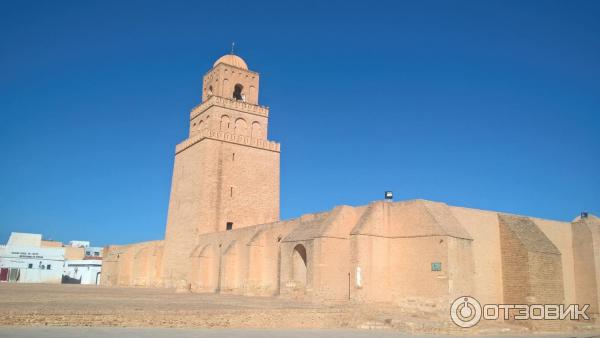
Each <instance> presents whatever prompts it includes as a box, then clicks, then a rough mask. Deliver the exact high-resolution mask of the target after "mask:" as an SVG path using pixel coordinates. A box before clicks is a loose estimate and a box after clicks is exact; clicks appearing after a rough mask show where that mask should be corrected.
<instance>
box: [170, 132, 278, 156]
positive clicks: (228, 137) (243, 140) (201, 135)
mask: <svg viewBox="0 0 600 338" xmlns="http://www.w3.org/2000/svg"><path fill="white" fill-rule="evenodd" d="M203 139H213V140H218V141H224V142H229V143H235V144H240V145H246V146H249V147H254V148H259V149H265V150H270V151H275V152H279V150H280V144H279V143H277V142H273V141H269V140H265V139H260V138H253V137H250V136H245V135H236V134H232V133H228V132H223V131H221V130H210V129H208V128H205V129H202V130H200V131H198V133H197V134H196V135H194V136H192V137H190V138H188V139H187V140H185V141H183V142H181V143H179V144H178V145H177V146H176V147H175V154H179V153H180V152H182V151H184V150H185V149H187V148H189V147H191V146H193V145H194V144H196V143H198V142H200V141H202V140H203Z"/></svg>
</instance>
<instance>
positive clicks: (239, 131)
mask: <svg viewBox="0 0 600 338" xmlns="http://www.w3.org/2000/svg"><path fill="white" fill-rule="evenodd" d="M246 129H247V128H246V121H245V120H244V119H241V118H240V119H237V120H235V131H234V133H235V134H236V135H246V134H247V133H248V132H247V130H246Z"/></svg>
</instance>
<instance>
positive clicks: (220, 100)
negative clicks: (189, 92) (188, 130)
mask: <svg viewBox="0 0 600 338" xmlns="http://www.w3.org/2000/svg"><path fill="white" fill-rule="evenodd" d="M212 106H219V107H223V108H229V109H234V110H238V111H241V112H244V113H248V114H254V115H259V116H264V117H269V107H265V106H259V105H256V104H251V103H248V102H243V101H237V100H233V99H227V98H224V97H220V96H211V97H209V98H208V99H207V100H206V101H204V102H202V103H201V104H199V105H197V106H196V107H194V108H192V111H191V112H190V120H193V119H194V118H195V117H196V116H198V115H200V114H202V113H203V112H205V111H206V110H207V109H208V108H210V107H212Z"/></svg>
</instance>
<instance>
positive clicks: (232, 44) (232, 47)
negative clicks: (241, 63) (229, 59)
mask: <svg viewBox="0 0 600 338" xmlns="http://www.w3.org/2000/svg"><path fill="white" fill-rule="evenodd" d="M234 48H235V42H232V43H231V55H233V49H234Z"/></svg>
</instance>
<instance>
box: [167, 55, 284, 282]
mask: <svg viewBox="0 0 600 338" xmlns="http://www.w3.org/2000/svg"><path fill="white" fill-rule="evenodd" d="M258 83H259V74H258V73H256V72H253V71H250V70H248V66H247V65H246V63H245V62H244V60H243V59H242V58H240V57H238V56H236V55H233V54H230V55H225V56H223V57H221V58H220V59H219V60H217V62H215V64H214V66H213V68H212V69H211V70H210V71H208V72H207V73H206V75H204V79H203V90H202V103H201V104H200V105H198V106H196V107H195V108H193V109H192V111H191V113H190V131H189V137H188V139H186V140H185V141H183V142H181V143H180V144H178V145H177V147H176V149H175V164H174V167H173V179H172V184H171V196H170V200H169V212H168V217H167V228H166V233H165V252H164V261H163V281H164V283H165V284H166V286H170V285H172V283H175V282H177V281H181V280H188V277H187V273H188V272H189V270H190V268H191V267H190V266H188V265H189V262H188V261H189V260H188V259H187V258H188V257H189V255H190V254H191V252H192V251H193V250H194V248H195V246H196V241H197V236H198V235H200V234H205V233H211V232H218V231H228V230H231V229H237V228H241V227H246V226H250V225H256V224H263V223H270V222H275V221H278V220H279V149H280V146H279V144H278V143H276V142H272V141H269V140H267V130H268V121H269V108H267V107H263V106H259V105H258Z"/></svg>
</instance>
